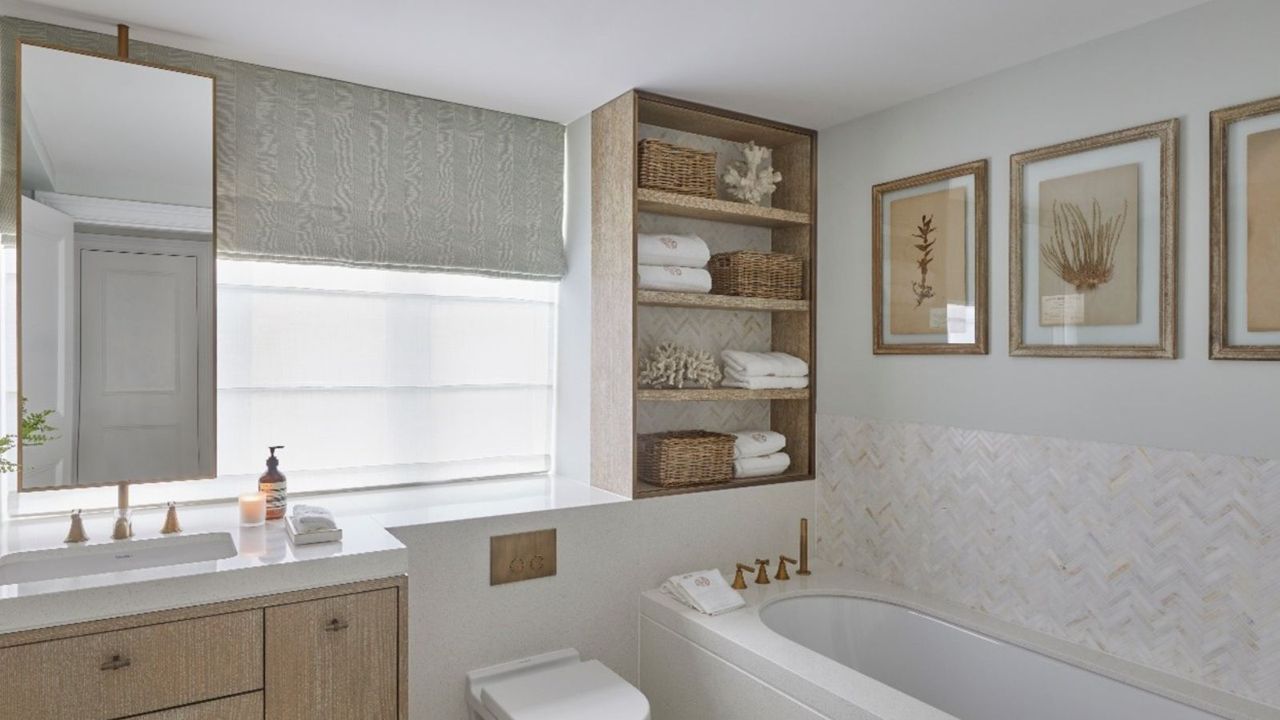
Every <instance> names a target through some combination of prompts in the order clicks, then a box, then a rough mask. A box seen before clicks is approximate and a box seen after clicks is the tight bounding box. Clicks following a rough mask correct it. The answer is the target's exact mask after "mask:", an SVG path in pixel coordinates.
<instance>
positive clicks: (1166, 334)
mask: <svg viewBox="0 0 1280 720" xmlns="http://www.w3.org/2000/svg"><path fill="white" fill-rule="evenodd" d="M1179 127H1180V122H1179V120H1178V119H1176V118H1174V119H1169V120H1163V121H1160V122H1155V123H1150V124H1147V125H1140V126H1138V127H1132V128H1128V129H1125V130H1117V131H1115V132H1109V133H1104V134H1102V135H1095V136H1092V137H1087V138H1083V139H1080V140H1072V141H1069V142H1065V143H1060V144H1057V145H1051V146H1048V147H1043V148H1039V149H1036V150H1028V151H1025V152H1021V153H1017V154H1015V155H1013V156H1011V157H1010V158H1009V183H1010V190H1009V354H1010V355H1012V356H1036V357H1091V358H1154V359H1173V358H1176V357H1177V328H1178V318H1177V297H1178V296H1177V257H1178V226H1177V223H1178V134H1179Z"/></svg>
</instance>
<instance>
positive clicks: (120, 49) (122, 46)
mask: <svg viewBox="0 0 1280 720" xmlns="http://www.w3.org/2000/svg"><path fill="white" fill-rule="evenodd" d="M116 55H117V56H119V58H120V59H121V60H128V59H129V26H128V25H125V24H123V23H122V24H119V25H116Z"/></svg>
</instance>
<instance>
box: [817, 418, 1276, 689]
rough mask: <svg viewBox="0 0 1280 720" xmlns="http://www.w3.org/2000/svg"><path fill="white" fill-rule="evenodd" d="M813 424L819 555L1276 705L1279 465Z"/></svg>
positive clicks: (850, 421)
mask: <svg viewBox="0 0 1280 720" xmlns="http://www.w3.org/2000/svg"><path fill="white" fill-rule="evenodd" d="M818 426H819V457H820V459H821V461H820V462H819V464H818V467H819V482H818V506H819V522H818V545H817V548H818V554H819V556H820V557H821V558H823V559H824V560H828V561H831V562H835V563H839V564H842V565H844V566H845V567H847V568H849V569H852V570H856V571H859V572H863V573H866V574H868V575H871V576H874V577H877V578H880V579H883V580H887V581H889V582H893V583H897V584H899V585H902V586H905V587H907V588H911V589H913V590H917V591H920V592H924V593H928V594H930V595H933V596H936V597H941V598H946V599H947V600H950V601H953V602H956V603H958V604H961V605H964V606H966V607H970V608H973V609H976V610H980V611H982V612H984V613H986V614H987V615H989V616H990V617H993V618H996V619H999V620H1003V621H1005V622H1010V623H1015V624H1017V625H1020V626H1022V627H1026V628H1029V629H1031V630H1036V631H1039V632H1043V633H1046V634H1048V635H1052V636H1054V637H1056V638H1059V639H1061V640H1066V641H1069V642H1072V643H1076V644H1079V645H1081V646H1083V647H1086V648H1090V649H1093V650H1098V651H1102V652H1106V653H1109V654H1111V655H1114V656H1116V657H1119V658H1123V659H1125V660H1129V661H1132V662H1137V663H1141V664H1143V665H1146V666H1149V667H1152V668H1156V669H1159V670H1163V671H1165V672H1169V673H1172V674H1176V675H1180V676H1182V677H1185V678H1187V679H1189V680H1192V681H1195V682H1198V683H1203V684H1205V685H1209V686H1212V687H1215V688H1218V689H1220V690H1224V691H1226V692H1230V693H1234V694H1236V695H1240V696H1242V697H1247V698H1250V699H1252V700H1256V701H1258V702H1262V703H1266V704H1269V705H1272V706H1278V707H1280V666H1277V665H1276V663H1275V662H1274V660H1275V658H1277V657H1280V594H1278V593H1277V592H1276V587H1277V582H1280V554H1278V553H1277V552H1276V548H1275V547H1274V545H1275V543H1274V539H1273V537H1272V536H1271V534H1270V533H1269V532H1268V525H1267V523H1268V519H1269V518H1274V517H1277V515H1280V463H1278V462H1276V461H1274V460H1263V459H1256V458H1241V457H1232V456H1226V455H1211V454H1201V453H1192V452H1178V451H1171V450H1158V449H1155V448H1145V447H1135V446H1131V445H1114V444H1107V443H1094V442H1078V441H1070V440H1062V439H1055V438H1040V437H1031V436H1026V435H1013V434H1008V433H997V432H986V431H980V430H964V429H960V428H951V427H940V426H936V425H920V424H914V423H895V422H883V421H875V420H866V419H856V418H848V417H838V416H828V415H820V416H819V422H818ZM1276 712H1277V713H1280V711H1276Z"/></svg>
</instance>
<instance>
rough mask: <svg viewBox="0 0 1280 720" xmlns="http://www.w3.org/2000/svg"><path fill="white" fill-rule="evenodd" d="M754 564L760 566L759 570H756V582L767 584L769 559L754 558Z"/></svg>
mask: <svg viewBox="0 0 1280 720" xmlns="http://www.w3.org/2000/svg"><path fill="white" fill-rule="evenodd" d="M756 564H757V565H759V566H760V570H759V571H757V572H756V584H757V585H768V584H769V561H768V560H761V559H760V558H756Z"/></svg>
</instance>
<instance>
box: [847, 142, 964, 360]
mask: <svg viewBox="0 0 1280 720" xmlns="http://www.w3.org/2000/svg"><path fill="white" fill-rule="evenodd" d="M988 177H989V165H988V162H987V160H985V159H983V160H975V161H973V162H968V163H963V164H960V165H953V166H951V167H947V168H943V169H941V170H934V171H931V172H926V173H921V174H919V175H912V176H910V177H906V178H902V179H899V180H892V181H889V182H884V183H880V184H878V185H876V186H874V187H873V188H872V189H871V208H872V211H871V216H872V220H871V223H872V225H871V229H872V232H871V237H872V241H871V256H872V276H871V295H872V298H871V308H872V310H871V313H872V315H871V318H872V322H871V326H872V333H873V335H874V339H873V346H872V347H873V352H874V353H875V354H876V355H985V354H987V351H988V350H987V343H988V340H987V338H988V327H989V315H990V312H989V303H988V300H989V298H988V295H989V291H988V287H989V269H988V212H989V205H988Z"/></svg>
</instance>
